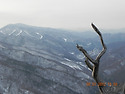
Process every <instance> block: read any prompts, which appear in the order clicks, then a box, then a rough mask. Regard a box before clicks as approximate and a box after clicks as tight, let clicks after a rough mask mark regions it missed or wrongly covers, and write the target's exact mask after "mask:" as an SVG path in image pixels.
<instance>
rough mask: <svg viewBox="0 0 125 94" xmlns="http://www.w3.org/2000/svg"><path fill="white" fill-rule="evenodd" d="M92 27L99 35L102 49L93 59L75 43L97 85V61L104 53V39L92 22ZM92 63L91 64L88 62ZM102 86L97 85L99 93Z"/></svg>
mask: <svg viewBox="0 0 125 94" xmlns="http://www.w3.org/2000/svg"><path fill="white" fill-rule="evenodd" d="M91 25H92V28H93V29H94V30H95V32H96V33H97V34H98V35H99V37H100V40H101V44H102V46H103V49H102V51H101V52H100V53H99V54H98V55H97V57H96V59H95V60H94V59H93V58H91V57H90V55H89V54H88V53H87V51H86V50H85V49H83V47H82V46H79V45H78V44H77V46H76V47H77V48H78V49H79V51H81V52H82V53H83V54H84V55H85V63H86V65H87V66H88V68H90V69H91V70H92V77H93V78H94V80H95V81H96V83H97V84H98V86H99V82H100V80H99V78H98V71H99V61H100V58H101V57H102V56H103V55H104V53H105V52H106V45H105V44H104V41H103V37H102V34H101V32H100V31H99V30H98V28H97V27H96V26H95V25H94V24H93V23H92V24H91ZM89 61H90V62H92V63H93V65H92V64H91V63H90V62H89ZM102 88H103V87H102V86H99V90H100V92H101V93H103V91H102Z"/></svg>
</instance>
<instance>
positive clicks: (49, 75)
mask: <svg viewBox="0 0 125 94" xmlns="http://www.w3.org/2000/svg"><path fill="white" fill-rule="evenodd" d="M124 35H125V34H122V35H120V34H119V35H117V34H115V35H113V34H104V35H103V36H104V40H105V41H106V44H107V46H108V47H109V50H108V51H107V53H106V54H108V55H110V57H111V58H109V60H110V59H112V61H113V56H114V55H115V54H117V53H113V49H114V50H115V47H114V46H113V44H115V42H116V41H115V40H116V39H117V38H116V37H114V36H122V37H120V40H119V41H120V42H124V41H125V39H124V38H123V36H124ZM120 42H118V41H117V43H120ZM77 43H78V44H80V45H82V46H83V47H84V48H85V49H86V50H87V51H88V52H89V54H90V55H91V56H92V57H93V58H94V57H95V56H96V55H97V54H98V53H99V52H100V50H101V48H102V47H101V44H100V40H99V39H98V36H97V35H96V33H93V32H71V31H66V30H61V29H53V28H43V27H35V26H29V25H24V24H10V25H7V26H5V27H3V28H1V29H0V74H1V77H0V79H1V80H0V93H4V94H8V93H9V94H92V93H93V94H96V92H98V91H97V87H92V88H90V87H87V86H86V82H93V79H92V78H91V72H90V70H89V69H88V68H87V67H86V65H85V64H84V56H83V54H82V53H81V52H79V51H78V50H77V48H76V44H77ZM112 46H113V49H112ZM118 47H120V45H119V46H118ZM118 47H116V48H118ZM117 51H119V50H117ZM112 53H113V54H112ZM108 55H107V56H108ZM106 58H107V57H106V55H105V56H104V58H102V60H103V61H104V62H102V66H103V71H102V73H104V74H105V73H106V74H109V73H112V75H113V73H114V71H113V72H112V71H111V70H110V69H109V67H107V65H106V64H107V63H106V64H105V61H106V60H108V59H106ZM123 58H124V57H123ZM117 60H118V61H119V60H120V58H118V59H117ZM106 62H107V61H106ZM122 62H123V61H120V64H121V65H122V67H124V66H125V65H124V62H123V63H122ZM110 65H112V66H113V67H112V66H111V69H114V68H115V67H117V66H115V64H113V63H112V62H111V63H110ZM117 69H118V68H117ZM110 75H111V74H110Z"/></svg>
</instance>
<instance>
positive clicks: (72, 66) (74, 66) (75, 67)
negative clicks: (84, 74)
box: [61, 62, 82, 70]
mask: <svg viewBox="0 0 125 94" xmlns="http://www.w3.org/2000/svg"><path fill="white" fill-rule="evenodd" d="M61 63H62V64H64V65H66V66H69V67H70V68H73V69H79V70H82V69H81V68H80V67H79V66H78V65H75V64H72V65H71V64H68V63H67V62H66V63H64V62H61Z"/></svg>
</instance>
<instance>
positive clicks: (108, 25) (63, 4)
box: [0, 0, 125, 29]
mask: <svg viewBox="0 0 125 94" xmlns="http://www.w3.org/2000/svg"><path fill="white" fill-rule="evenodd" d="M91 22H94V23H95V24H96V25H97V26H98V27H100V28H103V29H112V28H113V29H116V28H125V0H0V27H2V26H4V25H7V24H10V23H13V24H14V23H24V24H29V25H35V26H42V27H53V28H64V29H88V28H90V23H91Z"/></svg>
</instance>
